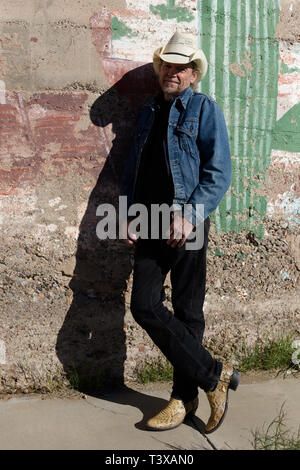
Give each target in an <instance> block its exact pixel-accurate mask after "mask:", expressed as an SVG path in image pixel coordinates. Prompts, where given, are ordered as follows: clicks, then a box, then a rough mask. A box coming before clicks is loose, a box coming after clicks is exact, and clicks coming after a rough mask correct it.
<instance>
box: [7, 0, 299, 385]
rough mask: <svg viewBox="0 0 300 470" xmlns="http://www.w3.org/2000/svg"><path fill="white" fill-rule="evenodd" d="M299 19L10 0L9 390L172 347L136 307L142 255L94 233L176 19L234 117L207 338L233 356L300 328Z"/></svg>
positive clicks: (153, 4) (147, 2)
mask: <svg viewBox="0 0 300 470" xmlns="http://www.w3.org/2000/svg"><path fill="white" fill-rule="evenodd" d="M299 26H300V1H299V0H297V1H295V0H294V1H291V0H290V1H285V0H281V2H280V3H279V2H277V1H276V0H246V1H240V0H238V1H235V0H212V1H208V0H199V1H193V0H184V1H181V2H178V1H175V0H168V1H165V0H143V1H141V0H136V1H131V0H127V1H125V0H114V1H110V2H105V1H102V0H87V1H83V0H78V1H76V2H74V1H71V0H64V1H58V0H47V1H42V0H28V1H27V2H25V4H24V2H21V1H15V2H10V1H9V0H1V17H0V158H1V160H0V161H1V166H0V178H1V179H0V181H1V185H0V195H1V199H0V225H1V234H0V237H1V248H0V276H1V277H0V309H1V311H0V315H1V324H0V371H1V374H0V377H1V380H0V390H3V391H15V390H23V391H26V390H30V389H33V388H35V389H37V388H39V387H40V388H42V387H46V388H47V387H50V386H53V384H55V383H56V382H59V381H60V378H61V373H62V372H68V373H73V377H74V370H75V369H76V373H77V374H79V376H80V377H84V376H89V375H91V376H93V377H94V382H95V381H97V380H98V376H100V379H99V380H101V377H102V376H103V374H104V375H105V376H110V377H112V378H116V377H122V376H123V375H124V374H125V377H131V376H132V375H133V371H134V368H135V367H136V366H137V365H138V364H139V363H140V362H141V361H142V360H144V359H145V358H146V357H154V356H155V355H157V354H158V352H157V350H156V348H153V344H152V343H151V341H150V340H149V339H148V337H147V335H146V334H145V333H144V332H142V331H141V329H140V328H138V327H137V325H136V324H135V322H134V321H133V319H132V317H131V314H130V312H129V298H130V285H131V269H132V267H131V260H132V251H131V250H130V249H128V248H127V247H126V246H125V245H124V244H123V243H122V242H119V241H105V242H103V241H100V240H98V239H97V237H96V232H95V228H96V225H97V222H98V220H99V219H98V218H97V217H96V207H97V206H98V205H99V204H100V203H103V202H111V203H114V204H116V205H117V198H118V189H119V182H120V176H121V174H122V168H123V165H124V160H125V158H126V152H127V149H128V145H129V142H130V135H131V133H132V130H133V126H134V122H135V118H136V112H137V110H138V108H139V106H140V105H141V103H142V102H143V100H144V99H145V98H146V97H147V96H148V95H149V94H151V93H153V92H154V91H155V90H156V86H157V85H156V81H155V77H154V76H153V72H152V68H151V64H149V63H150V62H151V60H152V53H153V50H154V49H155V48H156V47H158V46H159V45H160V44H161V43H162V42H163V41H165V40H166V39H167V38H169V37H170V36H171V35H172V33H173V31H174V30H175V28H178V29H180V30H186V31H189V32H193V33H194V34H195V35H197V37H198V40H199V44H200V45H201V47H202V48H203V49H204V51H205V53H206V55H207V57H208V60H209V71H208V74H207V77H206V78H205V80H204V81H203V83H202V85H201V90H202V91H203V92H205V93H209V94H211V95H212V96H214V97H215V98H216V99H217V101H218V102H219V104H220V105H221V107H222V108H223V110H224V115H225V118H226V121H227V125H228V130H229V136H230V143H231V150H232V161H233V170H234V171H233V179H232V186H231V189H230V191H228V194H227V195H226V197H225V198H224V199H223V201H222V203H221V204H220V206H219V208H218V209H217V211H215V214H214V216H213V221H214V224H213V227H212V230H211V235H210V248H209V253H208V282H207V299H206V304H205V312H206V323H207V330H206V338H205V341H206V343H207V345H208V346H209V347H210V348H211V351H212V352H214V353H216V354H220V355H225V356H232V357H233V358H234V357H235V356H236V354H237V353H238V352H239V351H240V348H241V346H242V341H243V340H245V341H246V342H248V343H249V344H251V343H253V341H255V339H256V338H257V337H263V336H265V335H270V336H272V335H277V334H279V333H281V332H282V331H285V332H288V331H291V332H295V331H296V332H298V333H299V332H300V325H299V300H298V298H299V294H298V296H297V285H298V282H299V270H300V247H299V245H300V234H299V155H300V147H299V141H300V139H299V123H300V115H299V114H300V111H299V109H300V108H299V103H300V86H299V83H300V47H299V44H300V43H299ZM147 64H148V65H147ZM166 292H167V302H168V303H169V299H170V289H169V280H167V282H166ZM126 356H127V359H126Z"/></svg>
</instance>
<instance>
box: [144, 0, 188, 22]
mask: <svg viewBox="0 0 300 470" xmlns="http://www.w3.org/2000/svg"><path fill="white" fill-rule="evenodd" d="M178 3H179V2H177V3H176V2H175V0H167V5H165V4H161V5H156V6H153V5H150V11H151V13H153V14H154V15H159V16H160V17H161V19H162V20H170V19H174V18H175V19H176V20H177V21H178V22H182V21H186V22H188V23H189V22H190V21H193V14H192V13H191V12H190V11H189V10H188V9H187V8H185V7H182V6H179V5H178Z"/></svg>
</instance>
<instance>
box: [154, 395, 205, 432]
mask: <svg viewBox="0 0 300 470" xmlns="http://www.w3.org/2000/svg"><path fill="white" fill-rule="evenodd" d="M198 403H199V400H198V397H196V398H194V400H192V401H190V402H187V403H183V401H182V400H177V399H176V398H172V397H171V398H170V400H169V402H168V404H167V406H166V407H165V408H163V409H162V410H161V411H160V412H159V413H158V414H157V415H155V416H154V417H153V418H150V419H148V421H147V423H146V428H147V429H149V430H151V431H167V430H169V429H174V428H177V426H179V425H180V424H181V423H182V422H183V421H184V419H185V418H186V417H187V416H188V415H192V414H195V412H196V410H197V408H198Z"/></svg>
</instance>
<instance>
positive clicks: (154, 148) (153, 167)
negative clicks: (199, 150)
mask: <svg viewBox="0 0 300 470" xmlns="http://www.w3.org/2000/svg"><path fill="white" fill-rule="evenodd" d="M172 102H173V100H169V101H166V100H165V99H164V97H163V94H162V93H161V94H160V95H159V97H158V98H157V103H158V106H157V109H156V112H155V117H154V123H153V126H152V129H151V131H150V134H149V136H148V139H147V141H146V144H145V146H144V149H143V151H142V155H141V161H140V166H139V172H138V177H137V183H136V191H135V198H134V199H135V202H139V203H142V204H145V205H146V206H147V207H150V205H151V204H162V203H167V204H169V205H171V204H172V201H173V196H174V188H173V181H172V175H171V170H170V165H169V156H168V146H167V137H168V135H167V133H168V122H169V114H170V109H171V105H172Z"/></svg>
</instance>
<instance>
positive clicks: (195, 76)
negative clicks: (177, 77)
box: [191, 71, 198, 85]
mask: <svg viewBox="0 0 300 470" xmlns="http://www.w3.org/2000/svg"><path fill="white" fill-rule="evenodd" d="M197 76H198V72H196V71H194V72H193V73H192V76H191V85H192V84H193V83H195V81H196V80H197Z"/></svg>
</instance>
